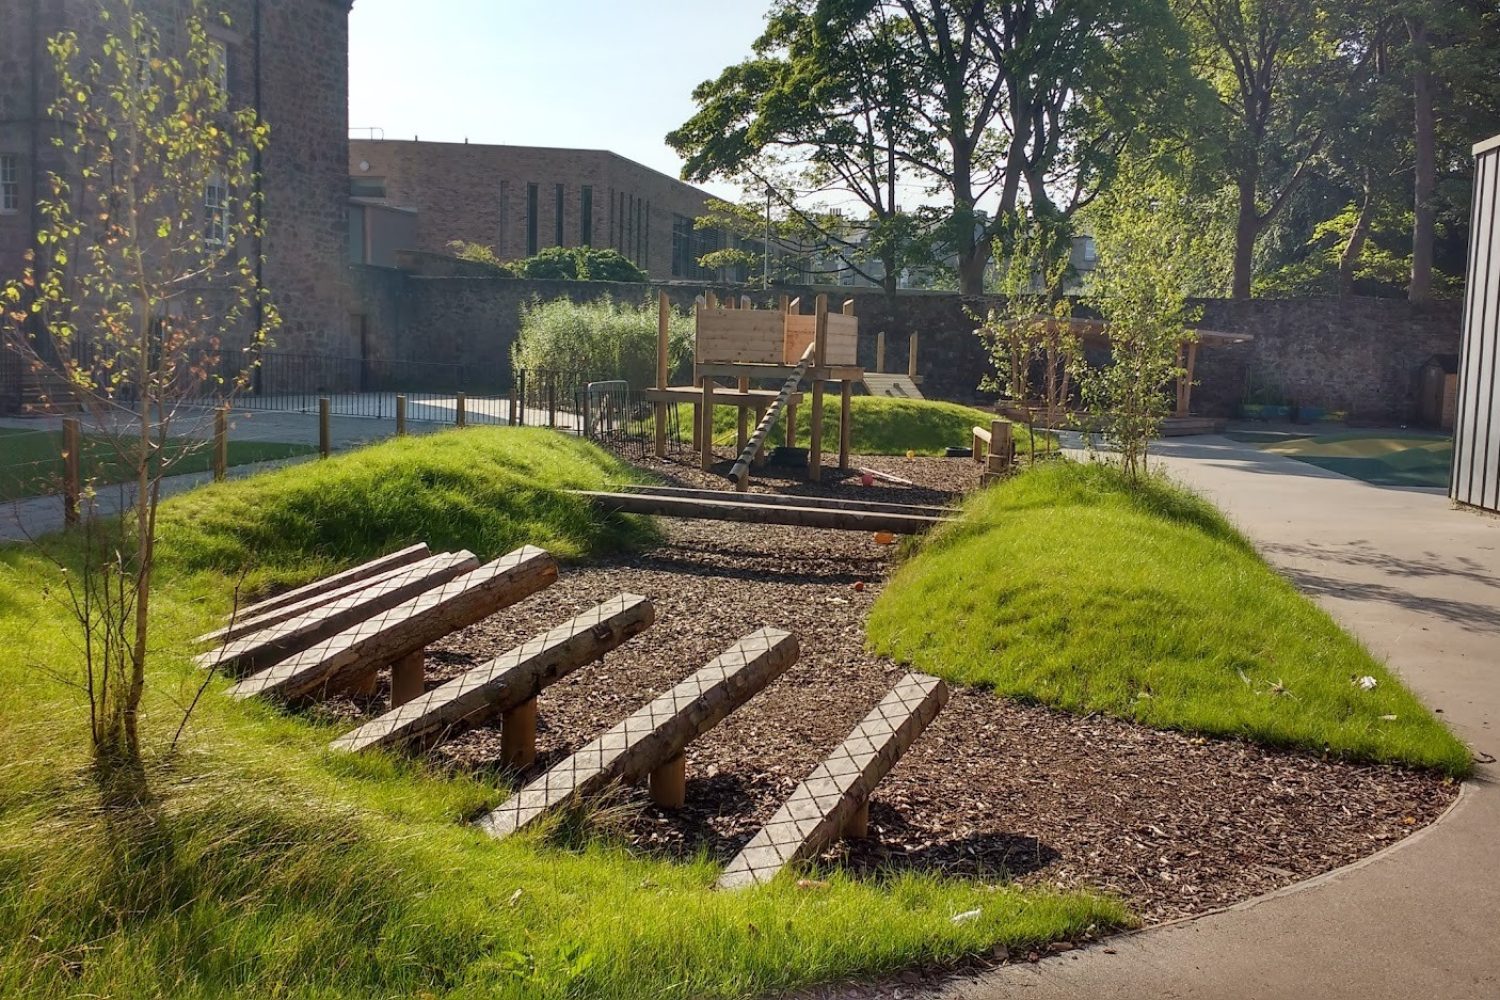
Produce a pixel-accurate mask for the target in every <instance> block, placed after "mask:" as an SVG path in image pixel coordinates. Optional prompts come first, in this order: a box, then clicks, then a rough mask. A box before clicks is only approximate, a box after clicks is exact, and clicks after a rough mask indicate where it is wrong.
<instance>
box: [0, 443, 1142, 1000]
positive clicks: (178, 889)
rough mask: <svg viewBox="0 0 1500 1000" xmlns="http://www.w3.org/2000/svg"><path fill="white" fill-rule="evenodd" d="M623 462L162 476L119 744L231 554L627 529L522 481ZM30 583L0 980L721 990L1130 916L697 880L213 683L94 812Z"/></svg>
mask: <svg viewBox="0 0 1500 1000" xmlns="http://www.w3.org/2000/svg"><path fill="white" fill-rule="evenodd" d="M411 466H415V467H416V468H417V470H418V471H417V472H416V473H413V474H410V475H408V474H407V473H406V472H405V470H406V469H407V468H408V467H411ZM625 474H626V472H625V470H624V469H623V468H621V467H620V466H619V465H618V464H617V463H615V462H614V461H613V460H611V459H609V458H607V457H606V456H605V455H604V454H603V453H602V452H599V451H598V450H596V449H594V448H592V447H591V446H589V445H587V444H585V443H582V442H579V441H576V440H574V439H571V438H565V437H563V436H561V435H556V434H551V433H548V432H545V431H540V430H532V429H521V428H517V429H509V428H495V429H490V430H481V429H468V430H462V431H453V432H450V433H446V434H442V435H436V436H429V437H420V438H409V439H405V440H402V441H397V442H391V443H389V444H383V445H378V446H375V447H374V448H371V449H368V450H367V451H364V452H354V453H350V454H348V455H346V456H341V457H339V458H334V459H330V460H327V461H324V462H320V463H317V464H309V465H304V466H299V467H297V468H295V469H291V470H287V472H286V473H279V474H277V475H276V476H274V477H272V476H264V477H256V478H254V479H249V480H243V481H237V482H233V483H228V484H224V485H223V486H219V487H214V488H213V489H206V490H202V491H197V492H194V493H189V494H185V495H183V496H180V497H176V498H173V499H171V500H169V501H166V502H165V504H164V505H163V515H164V517H166V518H168V520H169V527H168V528H167V529H166V530H163V532H162V546H163V550H164V551H163V558H162V574H161V585H160V587H159V588H158V590H157V592H156V593H155V595H154V597H155V600H156V605H157V609H158V612H157V613H158V618H157V621H158V622H160V628H159V631H158V633H157V635H156V642H157V645H158V649H159V651H160V652H159V655H158V656H157V657H156V658H155V659H154V660H153V661H152V664H151V671H152V674H151V683H150V685H149V686H148V688H147V694H146V699H145V703H144V712H143V725H144V728H145V734H146V738H147V740H148V742H150V743H152V744H153V745H156V744H164V743H165V742H166V741H167V740H168V739H169V738H170V736H171V730H172V729H173V728H174V727H175V724H176V722H177V720H178V718H179V717H180V712H179V710H178V708H177V706H176V702H178V701H180V700H184V699H187V698H190V697H191V696H192V692H193V690H194V689H195V687H196V686H197V685H198V684H199V683H200V682H201V680H202V676H203V675H202V672H201V671H200V670H198V669H197V668H196V667H195V666H194V665H193V663H192V661H191V659H190V656H191V654H192V653H193V652H195V651H196V648H197V647H196V644H195V643H194V642H193V641H192V637H193V636H195V635H198V634H201V633H202V632H204V631H207V630H208V629H211V628H213V627H215V626H216V625H218V624H220V623H221V621H222V617H221V616H222V615H223V614H225V613H226V612H227V611H228V609H229V602H230V595H231V593H232V592H233V591H234V589H235V587H236V585H237V584H238V583H239V582H240V581H241V574H242V573H243V572H244V571H246V570H250V571H252V572H251V577H250V578H249V579H248V580H246V581H245V584H246V587H247V592H252V593H253V592H255V590H256V589H257V588H258V587H261V586H264V585H265V584H268V583H276V584H286V585H290V584H294V583H298V582H302V581H305V580H306V579H308V578H311V577H313V576H316V575H319V574H321V573H324V572H328V571H331V570H336V569H340V568H343V567H345V566H348V565H350V564H352V563H354V562H355V561H357V560H359V559H361V558H363V557H365V556H366V555H368V554H369V553H370V552H371V551H372V550H373V549H374V548H375V547H381V548H386V547H391V546H394V545H398V544H401V543H403V542H406V541H410V540H412V539H413V538H418V537H420V538H429V539H432V540H433V542H434V544H435V545H447V546H453V545H469V546H471V547H473V548H475V549H476V550H477V551H481V552H483V553H485V554H492V553H493V551H494V549H493V548H492V547H493V546H500V547H505V546H508V545H510V544H512V543H513V542H518V541H532V542H537V543H540V544H544V545H548V546H553V547H557V548H561V549H562V550H563V551H564V552H567V551H569V549H568V546H574V548H573V549H572V551H574V552H593V551H599V550H600V549H601V548H608V547H610V546H611V545H613V544H615V542H616V541H619V540H620V539H621V537H622V536H626V535H628V536H631V537H636V538H639V537H641V536H640V535H639V532H638V531H637V530H634V529H630V528H629V527H628V526H629V525H630V524H631V523H632V522H631V521H630V519H624V520H622V521H621V522H619V524H618V525H617V526H616V527H615V528H614V529H606V528H602V527H600V528H594V529H588V528H587V527H586V526H584V527H582V528H581V532H580V527H581V526H580V525H579V523H577V522H575V521H574V520H573V519H572V514H571V513H570V508H569V507H567V506H566V504H565V502H564V501H562V500H560V499H556V498H549V496H548V492H549V491H553V490H556V489H558V488H561V487H565V486H570V485H580V486H589V485H600V484H603V483H605V482H610V481H619V478H621V477H623V476H624V475H625ZM429 489H435V490H436V491H437V493H438V496H437V497H436V498H429V497H428V496H426V495H425V491H427V490H429ZM471 494H472V495H473V497H474V499H473V500H472V501H469V500H468V499H466V498H467V497H469V496H470V495H471ZM323 497H328V499H329V502H330V503H331V507H329V508H327V509H325V508H324V507H323V506H321V504H320V500H321V498H323ZM554 500H555V502H554ZM455 505H458V506H459V510H458V513H457V514H456V515H455V514H454V513H453V508H454V506H455ZM366 519H371V520H373V522H374V524H373V526H372V527H369V528H366V527H363V526H361V524H360V522H361V521H364V520H366ZM246 520H248V521H249V522H250V523H249V524H248V525H245V524H242V523H240V522H244V521H246ZM283 529H284V530H283ZM49 541H50V542H53V543H56V545H57V546H60V547H61V549H60V551H61V554H62V556H63V558H64V560H65V562H66V561H67V560H70V559H71V558H72V556H71V554H70V550H69V549H67V547H66V541H65V540H63V539H51V540H49ZM69 565H70V566H71V565H73V564H72V563H69ZM59 582H60V575H59V572H58V569H57V567H55V566H54V565H52V564H51V563H50V562H49V561H48V560H47V559H46V558H44V557H43V556H42V555H41V554H40V552H39V551H38V549H37V548H36V547H34V546H25V547H22V546H14V545H7V546H0V606H3V607H4V608H5V609H6V613H5V615H3V616H0V644H3V645H4V648H5V649H6V650H7V651H8V655H7V656H6V657H4V658H3V659H0V684H3V685H4V688H5V690H6V697H5V698H4V699H0V757H3V759H4V760H5V761H6V766H5V767H4V768H0V995H4V996H16V997H41V996H64V995H73V994H85V995H94V996H118V997H146V996H172V997H181V998H189V1000H194V998H202V1000H208V998H218V997H226V996H241V997H262V996H276V997H287V998H309V1000H310V998H313V997H317V998H319V1000H336V998H349V1000H355V998H360V1000H363V998H367V997H373V996H380V997H390V996H424V995H426V996H433V997H438V996H445V997H446V996H452V997H455V998H457V997H475V996H485V997H497V998H508V1000H533V998H542V1000H591V998H597V1000H605V998H615V997H661V998H668V1000H672V998H677V1000H688V998H697V997H705V998H725V1000H729V998H741V997H745V996H751V995H768V994H774V993H781V992H785V991H791V990H796V989H798V988H801V987H805V986H809V985H811V984H813V983H816V982H822V981H828V980H833V979H837V978H841V977H847V976H853V975H859V974H873V973H880V972H887V971H891V970H894V969H898V968H901V967H903V966H908V965H912V964H917V963H923V962H947V961H954V960H956V959H958V958H960V957H961V956H964V955H970V954H983V953H986V952H988V951H989V950H990V949H991V948H992V947H993V946H994V945H995V944H997V943H998V944H1004V945H1006V946H1008V947H1010V948H1011V949H1012V950H1024V949H1025V948H1027V947H1031V946H1035V945H1038V944H1042V943H1044V942H1046V941H1048V940H1052V939H1055V938H1058V937H1077V936H1079V935H1081V934H1083V933H1085V932H1086V931H1088V930H1090V929H1092V930H1095V931H1100V930H1108V929H1111V928H1115V927H1119V926H1123V925H1127V924H1128V923H1129V922H1130V919H1129V917H1128V915H1127V914H1126V913H1125V911H1124V909H1123V908H1122V907H1121V905H1120V904H1119V903H1118V902H1115V901H1113V900H1109V899H1103V898H1098V897H1095V896H1090V895H1087V894H1082V893H1058V892H1053V891H1049V890H1046V889H1040V888H1029V887H1027V888H1023V887H1017V886H1013V885H1007V884H999V885H981V884H975V883H969V882H962V881H956V880H949V879H943V878H939V877H935V876H930V875H922V874H893V875H890V876H889V877H884V878H880V879H871V880H867V881H866V880H856V879H853V878H849V877H846V876H843V875H840V874H837V873H834V874H831V875H830V876H829V877H828V878H827V885H826V886H825V887H820V888H817V889H813V890H807V889H800V888H798V887H797V886H796V885H795V884H794V883H793V881H792V880H782V881H779V882H777V883H775V884H773V885H770V886H765V887H761V888H757V889H752V890H749V891H745V892H733V893H725V892H716V891H714V890H713V889H712V888H711V886H712V884H713V880H714V878H715V877H716V876H717V875H718V866H717V865H715V864H714V863H713V862H712V861H710V860H708V859H707V858H699V859H695V860H691V861H688V862H685V863H674V862H670V861H665V860H661V859H659V858H655V857H652V856H650V855H649V854H642V853H637V852H634V851H632V850H630V849H628V848H627V847H626V846H624V845H622V844H621V843H619V842H618V841H616V840H612V839H610V838H609V837H608V836H607V835H605V834H602V833H601V834H596V835H590V836H587V837H585V838H581V840H582V842H581V843H579V844H576V845H573V846H569V847H560V846H558V845H556V844H555V843H552V842H549V841H547V840H545V839H542V838H537V837H530V836H523V837H516V838H512V839H510V840H507V841H504V842H498V843H497V842H495V841H493V840H491V839H489V838H487V837H484V836H482V835H480V834H477V833H476V832H475V831H474V830H473V828H472V827H471V826H469V825H467V824H466V823H465V820H466V819H467V818H469V817H472V816H474V815H476V814H477V813H478V812H480V811H482V810H485V809H489V808H493V807H494V806H495V805H497V804H498V803H499V802H500V801H502V800H503V799H504V797H505V796H506V795H507V794H508V792H509V790H510V787H511V786H510V784H509V780H508V778H507V777H506V776H503V775H494V774H465V773H457V774H455V773H452V772H448V771H444V770H439V769H436V768H429V767H427V766H426V765H424V764H423V763H422V761H421V760H420V759H412V758H410V757H404V756H401V755H394V754H392V755H385V754H374V755H369V756H361V757H358V758H351V757H348V756H342V755H335V754H330V753H329V752H328V751H327V745H328V741H329V740H330V739H331V738H332V737H333V736H334V735H336V734H337V733H338V732H340V731H342V729H343V728H345V726H346V723H343V722H339V723H330V722H328V721H327V720H321V721H320V720H317V719H314V718H311V717H309V716H306V715H297V714H292V713H288V712H285V711H282V710H279V709H276V708H272V707H270V706H266V705H258V704H247V703H241V702H235V701H233V700H231V699H230V698H228V697H227V696H226V695H225V693H224V687H225V682H223V681H214V682H213V683H212V685H211V686H210V688H209V690H208V692H207V693H206V694H205V696H204V699H203V702H202V704H201V706H200V708H199V711H198V712H197V713H196V714H195V715H194V717H193V720H192V723H191V725H190V727H189V730H188V735H187V738H186V740H185V741H184V743H183V744H182V746H181V747H180V748H179V750H178V752H177V753H176V754H175V755H174V756H172V757H171V758H169V759H165V760H159V761H158V762H156V763H154V764H153V765H152V767H153V770H152V773H151V782H150V783H151V787H152V788H153V789H154V791H155V792H156V797H155V800H154V802H153V803H152V805H151V807H150V809H149V811H142V812H141V813H138V814H126V815H122V814H120V813H115V812H110V811H101V810H99V809H98V808H97V792H96V791H95V789H94V785H93V783H92V777H91V774H90V772H89V769H88V754H87V753H86V752H85V751H84V749H83V741H82V740H80V739H79V738H78V732H79V730H81V729H83V728H85V727H86V723H85V721H84V720H83V719H82V718H81V717H80V713H79V712H77V710H76V706H77V698H78V696H77V693H76V691H75V690H73V689H72V688H71V687H70V686H68V685H67V684H66V683H64V682H63V680H62V678H60V677H59V676H58V675H57V674H56V673H55V672H54V671H51V670H40V669H37V668H36V666H35V665H36V664H42V663H45V664H49V665H52V666H53V667H54V668H58V669H62V668H65V667H68V666H70V665H72V664H73V663H74V662H75V660H76V659H77V657H78V656H79V653H78V650H77V648H76V646H75V636H74V634H73V632H72V630H71V629H69V628H68V627H67V625H66V624H64V623H62V622H60V621H59V620H58V617H57V615H56V612H55V606H54V604H53V603H52V601H51V600H49V599H48V598H47V596H46V595H45V593H44V590H43V588H49V587H50V588H54V589H55V588H56V587H58V585H59ZM561 614H563V612H560V615H561ZM559 620H561V618H559ZM636 641H642V640H636ZM971 910H976V911H978V916H976V917H975V918H974V919H971V920H965V921H962V922H955V921H954V920H953V916H954V915H955V914H958V913H966V912H968V911H971Z"/></svg>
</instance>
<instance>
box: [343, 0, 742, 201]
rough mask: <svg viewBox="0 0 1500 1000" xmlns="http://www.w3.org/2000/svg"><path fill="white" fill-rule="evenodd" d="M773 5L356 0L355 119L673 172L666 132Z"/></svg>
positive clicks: (427, 135)
mask: <svg viewBox="0 0 1500 1000" xmlns="http://www.w3.org/2000/svg"><path fill="white" fill-rule="evenodd" d="M767 6H768V4H766V3H765V2H763V0H718V2H713V0H708V2H705V0H697V2H687V0H355V4H354V9H353V12H352V13H351V14H350V16H349V124H350V126H352V127H354V128H361V127H368V126H376V127H379V128H382V129H384V130H385V135H386V137H387V138H390V139H410V138H412V137H413V136H414V135H415V136H421V137H422V138H423V139H433V140H442V141H450V142H462V141H463V140H464V139H465V138H467V139H468V140H469V141H470V142H490V143H508V144H513V145H522V146H565V147H581V148H598V149H609V150H613V151H614V152H617V153H619V154H621V155H622V156H628V157H630V158H631V159H633V160H637V161H639V162H641V163H644V164H646V165H647V166H651V167H655V168H656V169H658V170H661V171H663V172H665V173H669V174H671V175H673V176H674V177H675V176H677V174H678V172H679V170H680V169H681V166H682V162H681V160H680V159H679V158H678V157H677V155H676V154H675V153H673V152H672V150H671V149H670V148H669V147H668V146H667V144H666V143H665V142H664V141H663V136H665V135H666V134H667V132H669V131H670V130H671V129H673V128H675V127H677V126H678V125H680V124H682V122H684V121H685V120H687V118H688V117H690V116H691V115H692V113H693V110H694V105H693V101H692V97H691V94H692V90H693V87H695V86H696V85H697V84H698V83H700V82H702V81H703V80H706V79H708V78H710V77H714V76H717V75H718V73H719V71H720V70H722V69H723V68H724V67H725V66H727V65H729V64H731V63H735V62H738V61H740V60H741V59H744V58H745V57H746V56H748V55H749V54H750V43H751V42H752V41H753V40H754V39H755V37H756V36H757V35H759V34H760V31H761V28H762V26H763V24H764V18H765V12H766V9H767ZM706 186H707V187H709V188H710V190H713V191H714V192H715V193H716V194H719V195H721V196H727V197H731V198H733V197H737V195H738V190H737V189H736V188H735V187H733V186H728V185H706Z"/></svg>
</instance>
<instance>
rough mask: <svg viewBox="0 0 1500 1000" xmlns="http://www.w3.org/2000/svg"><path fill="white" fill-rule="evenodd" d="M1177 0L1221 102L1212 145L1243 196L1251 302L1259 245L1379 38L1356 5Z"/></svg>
mask: <svg viewBox="0 0 1500 1000" xmlns="http://www.w3.org/2000/svg"><path fill="white" fill-rule="evenodd" d="M1174 2H1175V3H1176V5H1177V9H1178V12H1179V15H1180V16H1181V18H1182V21H1183V24H1184V26H1185V27H1186V28H1187V31H1188V34H1189V37H1190V39H1191V43H1192V52H1193V56H1192V58H1193V65H1194V70H1195V72H1196V73H1197V74H1198V76H1199V78H1200V79H1202V80H1203V81H1205V82H1206V83H1208V84H1209V85H1210V86H1211V87H1212V89H1213V92H1214V93H1215V95H1216V97H1217V101H1218V114H1217V116H1216V117H1215V120H1214V122H1213V132H1214V135H1213V137H1212V143H1213V145H1214V147H1215V149H1214V152H1215V155H1216V156H1217V157H1218V159H1219V164H1218V166H1219V169H1221V170H1222V172H1223V174H1224V176H1226V177H1227V178H1228V180H1229V181H1230V182H1231V183H1232V184H1233V185H1234V187H1235V190H1236V194H1237V198H1238V211H1237V218H1236V223H1235V253H1234V280H1233V284H1232V294H1233V295H1234V296H1235V297H1236V298H1248V297H1249V295H1250V292H1251V283H1252V279H1253V275H1254V258H1255V248H1256V241H1257V240H1258V239H1259V238H1260V236H1261V234H1262V233H1263V232H1265V230H1266V228H1267V227H1268V226H1269V225H1270V224H1271V223H1272V222H1273V221H1274V220H1275V219H1276V218H1277V216H1278V215H1279V214H1280V213H1281V212H1282V210H1283V209H1285V207H1286V205H1287V203H1288V201H1289V200H1290V199H1291V197H1292V196H1293V194H1295V193H1296V191H1297V190H1298V188H1299V187H1300V186H1301V185H1302V184H1303V183H1304V182H1305V181H1306V180H1307V178H1308V176H1309V175H1310V174H1311V173H1312V171H1313V170H1314V169H1315V167H1316V165H1317V164H1318V158H1319V156H1320V154H1321V153H1322V152H1323V150H1324V148H1325V146H1326V144H1327V143H1328V142H1329V141H1330V139H1331V138H1332V137H1333V136H1334V135H1335V134H1336V133H1337V131H1338V129H1339V127H1340V124H1341V122H1342V119H1343V117H1344V116H1345V115H1346V113H1347V110H1348V104H1349V101H1350V96H1351V94H1352V93H1354V92H1355V91H1356V89H1357V84H1358V81H1359V80H1360V78H1361V74H1362V73H1363V70H1364V67H1365V66H1366V64H1367V63H1368V60H1369V58H1370V55H1371V53H1372V52H1373V50H1374V45H1373V37H1374V32H1373V31H1372V30H1371V26H1370V25H1369V24H1368V23H1367V22H1366V21H1364V20H1362V19H1361V18H1359V17H1356V16H1353V13H1354V11H1353V8H1355V7H1357V6H1359V4H1358V3H1357V2H1354V0H1343V2H1340V3H1335V4H1328V3H1321V2H1317V0H1174Z"/></svg>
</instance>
